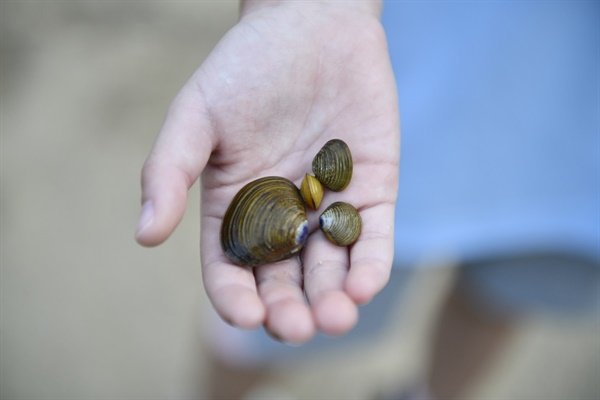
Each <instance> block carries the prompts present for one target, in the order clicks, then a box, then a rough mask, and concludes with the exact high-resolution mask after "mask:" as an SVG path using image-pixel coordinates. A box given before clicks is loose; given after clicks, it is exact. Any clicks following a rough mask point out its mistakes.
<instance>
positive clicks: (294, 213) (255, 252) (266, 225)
mask: <svg viewBox="0 0 600 400" xmlns="http://www.w3.org/2000/svg"><path fill="white" fill-rule="evenodd" d="M307 237H308V221H307V219H306V207H305V205H304V201H303V200H302V195H301V194H300V190H298V188H297V187H296V185H294V183H293V182H291V181H290V180H288V179H285V178H281V177H274V176H271V177H265V178H260V179H257V180H255V181H252V182H250V183H248V184H247V185H246V186H244V187H243V188H242V189H241V190H240V191H239V192H238V193H237V194H236V195H235V197H234V198H233V200H232V201H231V204H230V205H229V208H228V209H227V211H226V212H225V216H224V217H223V224H222V225H221V247H222V248H223V251H224V252H225V254H226V255H227V257H229V259H230V260H232V261H233V262H235V263H237V264H240V265H245V266H251V267H256V266H259V265H263V264H267V263H272V262H276V261H280V260H283V259H286V258H290V257H292V256H293V255H295V254H297V253H298V252H299V251H300V250H302V247H304V244H305V243H306V239H307Z"/></svg>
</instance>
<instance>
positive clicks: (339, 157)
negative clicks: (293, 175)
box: [312, 139, 352, 192]
mask: <svg viewBox="0 0 600 400" xmlns="http://www.w3.org/2000/svg"><path fill="white" fill-rule="evenodd" d="M312 170H313V172H314V174H315V176H316V177H317V179H318V180H319V181H320V182H321V183H322V184H323V185H324V186H326V187H328V188H329V189H331V190H333V191H335V192H339V191H341V190H344V189H345V188H346V186H348V184H349V183H350V180H351V179H352V154H351V153H350V149H349V148H348V145H347V144H346V143H345V142H344V141H342V140H340V139H332V140H330V141H328V142H327V143H325V145H324V146H323V147H322V148H321V150H319V152H318V153H317V155H316V156H315V158H314V159H313V162H312Z"/></svg>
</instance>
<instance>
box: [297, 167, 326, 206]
mask: <svg viewBox="0 0 600 400" xmlns="http://www.w3.org/2000/svg"><path fill="white" fill-rule="evenodd" d="M300 192H301V193H302V197H304V201H305V202H306V205H307V206H309V207H310V208H312V209H313V210H316V209H317V208H319V205H321V200H323V186H322V185H321V182H319V180H318V179H317V178H315V177H314V176H312V175H309V174H306V175H305V176H304V179H302V184H301V185H300Z"/></svg>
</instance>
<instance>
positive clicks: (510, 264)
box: [225, 1, 600, 363]
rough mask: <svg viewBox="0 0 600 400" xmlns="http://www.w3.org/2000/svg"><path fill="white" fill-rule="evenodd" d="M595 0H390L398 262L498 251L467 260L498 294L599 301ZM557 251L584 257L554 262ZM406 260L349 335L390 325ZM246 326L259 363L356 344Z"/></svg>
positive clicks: (572, 302) (387, 20) (542, 300)
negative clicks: (398, 132)
mask: <svg viewBox="0 0 600 400" xmlns="http://www.w3.org/2000/svg"><path fill="white" fill-rule="evenodd" d="M598 4H599V3H598V2H577V1H564V2H563V1H552V2H546V1H494V2H483V1H482V2H477V1H466V2H462V1H461V2H454V1H448V2H444V1H432V2H429V1H415V2H408V1H407V2H404V1H388V2H386V3H385V6H384V13H383V23H384V26H385V29H386V33H387V36H388V41H389V46H390V52H391V57H392V62H393V66H394V71H395V75H396V79H397V85H398V93H399V98H400V109H401V121H402V160H401V180H400V190H399V198H398V206H397V210H396V232H395V233H396V235H395V248H396V251H395V260H394V264H395V265H396V266H398V267H409V268H414V267H415V266H416V265H426V264H425V263H423V262H422V261H423V260H427V259H432V258H436V257H448V256H449V257H452V258H454V259H457V260H460V261H464V262H477V261H481V260H483V261H489V260H492V261H493V262H488V263H487V264H483V265H482V264H476V265H474V266H472V267H469V268H468V271H470V273H469V274H468V278H469V279H468V281H469V282H470V284H471V286H472V287H473V288H474V290H476V291H478V292H479V294H484V295H485V296H487V300H486V301H488V302H490V303H501V305H502V306H507V307H508V308H511V309H513V310H514V309H517V310H518V309H519V307H522V308H523V307H530V306H534V307H537V306H539V305H540V304H541V305H542V306H548V305H551V306H559V307H563V306H564V307H563V308H567V309H574V308H577V307H586V306H588V305H590V304H592V305H593V304H596V305H597V303H598V268H597V263H598V260H599V259H600V250H599V243H600V234H599V230H600V214H599V207H600V206H599V204H600V175H599V174H600V154H599V149H600V142H599V107H600V103H599V90H600V81H599V71H600V65H599V56H600V43H599V37H600V36H599V33H600V32H599V21H600V8H599V5H598ZM356 29H360V27H357V28H356ZM549 253H551V254H560V255H561V256H562V257H563V258H561V259H564V258H566V259H570V257H571V256H572V257H573V259H574V260H578V259H585V260H586V262H584V263H581V265H580V264H579V263H577V262H574V266H573V265H569V262H567V263H562V264H560V265H557V264H556V262H554V261H553V262H550V263H549V262H547V260H548V257H547V255H548V254H549ZM532 254H533V255H534V256H535V255H541V256H542V257H540V258H536V257H531V255H532ZM520 256H528V257H527V258H522V257H520ZM551 258H552V259H553V260H554V258H553V257H551ZM498 260H500V261H498ZM502 260H511V261H506V262H503V261H502ZM524 260H525V261H524ZM590 266H591V267H590ZM401 269H402V268H399V269H397V270H396V271H395V272H394V274H393V279H392V281H391V282H390V284H389V285H388V287H387V288H386V290H385V291H384V292H383V294H382V295H380V296H379V297H377V298H376V300H375V301H374V302H373V303H372V304H370V305H369V306H368V307H367V308H366V309H363V310H361V322H360V323H359V326H358V327H357V329H355V330H354V331H353V332H352V333H351V334H350V335H349V336H347V337H346V339H345V340H353V339H354V338H356V337H361V336H364V335H366V334H373V331H374V330H376V329H377V328H378V327H380V326H385V319H386V316H387V315H388V314H387V313H388V312H389V308H390V307H391V305H392V304H393V303H394V301H393V297H394V296H396V295H397V294H398V293H399V292H401V291H402V284H403V282H406V281H407V279H408V276H409V275H410V273H408V272H404V273H402V272H401V271H400V270H401ZM556 293H559V294H560V296H558V297H556V296H555V294H556ZM565 304H566V306H565ZM236 335H238V336H239V335H241V336H243V339H241V338H240V337H238V339H239V340H242V341H244V342H245V343H246V344H245V345H243V346H242V347H241V348H243V349H246V350H247V352H246V354H245V355H244V356H242V355H241V353H240V352H239V351H237V350H236V354H235V355H234V356H235V357H238V359H239V358H240V357H245V359H246V361H248V362H250V363H252V362H256V361H273V360H274V359H282V358H283V359H285V360H287V358H286V356H289V355H294V356H295V357H296V356H297V355H298V354H302V353H305V352H307V351H309V350H310V349H316V348H317V349H318V348H323V346H327V347H328V348H331V347H334V346H343V345H345V344H346V342H345V341H340V340H335V341H334V340H331V339H327V338H324V337H322V336H320V337H318V338H317V339H316V340H315V341H313V342H311V343H310V345H308V346H304V347H302V348H290V347H288V346H285V345H282V344H280V343H277V342H275V341H273V340H271V339H269V338H268V337H267V335H266V334H265V333H264V332H263V331H256V332H251V333H243V334H242V333H241V332H237V333H236ZM236 340H237V339H236ZM225 342H226V343H227V340H225ZM226 346H228V345H226ZM240 351H241V350H240Z"/></svg>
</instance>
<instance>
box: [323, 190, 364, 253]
mask: <svg viewBox="0 0 600 400" xmlns="http://www.w3.org/2000/svg"><path fill="white" fill-rule="evenodd" d="M319 224H320V225H321V230H322V231H323V233H325V236H327V239H329V240H330V241H331V242H332V243H334V244H337V245H338V246H349V245H351V244H352V243H354V242H356V240H357V239H358V237H359V236H360V231H361V229H362V220H361V218H360V214H359V213H358V211H357V210H356V208H354V207H352V206H351V205H350V204H348V203H343V202H341V201H338V202H336V203H333V204H332V205H330V206H329V207H327V208H326V209H325V211H323V214H321V216H320V217H319Z"/></svg>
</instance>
